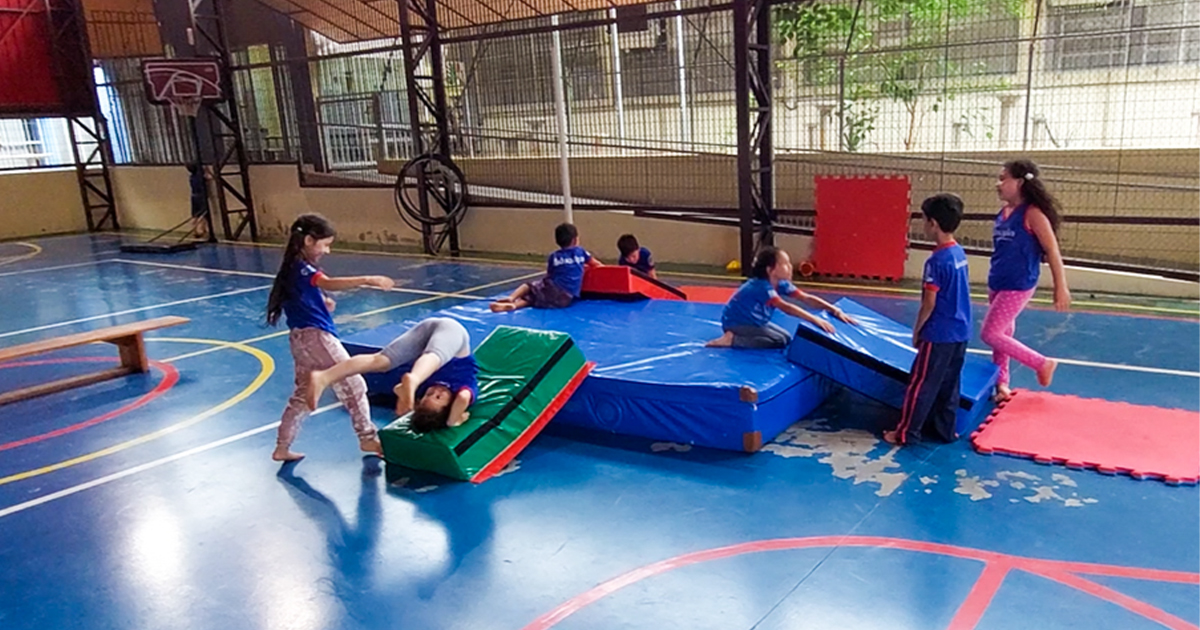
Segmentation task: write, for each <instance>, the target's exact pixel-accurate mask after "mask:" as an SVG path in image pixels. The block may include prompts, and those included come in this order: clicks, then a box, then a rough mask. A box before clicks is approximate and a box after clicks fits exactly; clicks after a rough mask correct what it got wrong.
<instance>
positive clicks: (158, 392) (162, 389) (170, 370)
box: [0, 358, 179, 451]
mask: <svg viewBox="0 0 1200 630" xmlns="http://www.w3.org/2000/svg"><path fill="white" fill-rule="evenodd" d="M93 361H97V362H99V361H112V359H105V358H77V359H52V360H46V361H22V362H20V363H3V364H0V369H4V368H13V367H28V366H34V365H53V364H61V363H80V362H93ZM150 365H151V366H153V367H154V368H156V369H158V370H160V371H161V372H162V373H163V379H162V380H161V381H159V382H158V385H156V386H155V387H154V389H152V390H150V391H149V392H147V393H146V394H143V395H142V396H141V397H140V398H138V399H137V400H135V401H133V402H131V403H129V404H127V405H124V406H122V407H119V408H117V409H114V410H112V411H110V412H108V413H106V414H103V415H99V416H96V417H95V418H92V419H91V420H84V421H83V422H80V423H78V424H72V425H71V426H69V427H63V428H61V429H55V430H53V431H48V432H46V433H42V434H39V435H34V436H31V437H27V438H24V439H20V440H16V441H14V442H9V443H7V444H0V451H7V450H9V449H14V448H17V447H20V446H26V445H29V444H34V443H37V442H42V441H44V440H49V439H50V438H56V437H59V436H63V435H66V434H68V433H74V432H76V431H79V430H81V429H86V428H88V427H91V426H95V425H97V424H100V423H102V422H108V421H109V420H112V419H113V418H116V417H117V416H120V415H123V414H126V413H129V412H130V411H133V410H134V409H137V408H138V407H141V406H143V405H145V404H146V403H148V402H150V401H151V400H154V399H155V398H158V397H159V396H162V395H163V394H165V393H167V390H169V389H171V388H172V387H174V386H175V383H178V382H179V370H176V369H175V367H174V366H172V365H170V364H169V363H163V362H161V361H153V360H152V361H150Z"/></svg>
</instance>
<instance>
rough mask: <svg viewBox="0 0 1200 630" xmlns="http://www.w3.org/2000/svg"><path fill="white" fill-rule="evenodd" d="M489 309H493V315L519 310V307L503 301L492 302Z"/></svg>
mask: <svg viewBox="0 0 1200 630" xmlns="http://www.w3.org/2000/svg"><path fill="white" fill-rule="evenodd" d="M488 308H490V309H492V312H493V313H507V312H508V311H515V310H517V305H516V304H515V303H513V302H509V301H507V300H502V301H499V302H492V303H491V304H489V305H488Z"/></svg>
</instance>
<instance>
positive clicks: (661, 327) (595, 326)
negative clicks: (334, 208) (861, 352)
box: [342, 300, 832, 451]
mask: <svg viewBox="0 0 1200 630" xmlns="http://www.w3.org/2000/svg"><path fill="white" fill-rule="evenodd" d="M721 309H722V306H721V305H718V304H699V303H690V302H681V301H674V300H645V301H639V302H617V301H610V300H585V301H580V302H577V303H575V304H574V305H572V306H571V307H570V308H566V309H554V310H540V309H522V310H519V311H516V312H512V313H492V312H491V311H489V310H488V308H487V303H486V302H482V301H481V302H474V303H470V304H464V305H461V306H456V307H454V308H450V309H446V310H443V311H441V312H439V313H436V315H437V316H443V317H453V318H455V319H457V320H458V321H460V322H462V324H463V326H465V327H466V329H467V330H468V331H469V332H470V333H471V341H472V344H478V343H479V342H481V341H482V340H483V339H484V337H486V336H487V334H488V333H489V332H491V330H492V329H494V328H495V327H496V326H498V325H501V324H504V325H509V326H521V327H525V328H534V329H539V330H555V331H561V332H565V333H567V334H569V335H571V339H573V340H574V341H575V343H576V344H577V345H578V346H579V348H580V350H582V351H583V354H584V356H586V357H587V358H588V360H589V361H594V362H596V364H597V366H596V368H595V369H594V370H593V371H592V373H591V374H590V375H589V376H588V377H587V379H585V380H584V382H583V384H582V385H581V386H580V387H579V389H578V390H577V391H576V392H575V395H574V396H572V397H571V399H570V400H569V401H568V402H567V404H566V406H564V407H563V409H562V410H561V411H559V413H558V415H556V416H555V418H554V420H553V422H554V423H562V424H570V425H575V426H580V427H585V428H590V429H596V430H600V431H606V432H611V433H618V434H623V435H635V436H641V437H646V438H650V439H656V440H666V441H671V442H679V443H683V444H695V445H699V446H707V447H711V448H718V449H724V450H732V451H756V450H758V449H759V448H760V447H761V446H762V445H763V444H765V443H767V442H769V441H771V440H772V439H773V438H774V437H775V436H776V435H778V434H779V433H780V432H782V431H783V430H784V429H786V428H787V427H788V426H790V425H791V424H793V423H794V422H796V421H797V420H799V419H801V418H803V417H805V416H807V415H808V414H809V413H811V412H812V411H813V410H814V409H816V408H817V407H818V406H819V405H820V404H821V403H823V402H824V401H825V399H826V398H827V397H828V396H829V394H830V393H831V391H832V388H831V387H830V386H829V384H828V383H827V382H825V380H824V379H822V378H820V376H818V375H817V374H816V373H814V372H812V371H810V370H808V369H805V368H803V367H800V366H798V365H795V364H793V363H791V362H789V361H788V360H787V357H786V356H785V354H784V352H782V351H780V350H731V349H712V348H705V347H704V343H705V342H706V341H708V340H710V339H713V338H715V337H717V336H719V335H720V334H721V324H720V319H721ZM780 318H781V323H786V322H784V320H783V316H780ZM415 323H416V321H407V322H403V323H397V324H391V325H387V326H382V327H380V328H376V329H373V330H369V331H364V332H361V333H358V334H355V335H350V336H347V337H346V338H344V339H343V340H342V341H343V343H344V344H345V346H346V349H347V350H348V351H349V352H350V354H361V353H369V352H376V351H378V350H379V348H381V347H383V346H384V345H386V344H387V343H388V342H389V341H391V340H392V339H393V338H395V337H396V336H397V335H399V334H401V333H403V332H404V331H405V330H407V329H408V328H409V327H411V326H412V325H413V324H415ZM400 374H401V372H400V371H399V370H396V371H393V372H390V373H388V374H383V375H379V374H376V375H368V378H367V386H368V389H369V390H370V391H371V393H373V394H390V393H391V390H392V387H393V386H394V385H395V384H396V382H397V381H398V380H399V375H400Z"/></svg>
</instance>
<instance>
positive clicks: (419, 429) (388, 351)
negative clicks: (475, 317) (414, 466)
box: [308, 317, 479, 433]
mask: <svg viewBox="0 0 1200 630" xmlns="http://www.w3.org/2000/svg"><path fill="white" fill-rule="evenodd" d="M410 362H411V363H412V364H413V366H412V369H410V370H409V371H408V373H406V374H405V375H404V376H403V377H401V379H400V383H399V384H397V385H396V387H395V389H394V390H393V391H395V392H396V415H397V416H402V415H404V414H406V413H408V412H409V411H412V412H413V414H412V418H411V419H410V420H409V428H410V429H412V431H413V432H415V433H428V432H430V431H434V430H437V429H443V428H446V427H456V426H458V425H460V424H462V423H463V422H465V421H466V419H467V417H468V414H467V408H468V407H470V406H471V403H473V402H475V399H476V398H478V397H479V383H478V380H477V374H478V372H479V368H478V366H477V365H476V364H475V357H474V355H472V354H471V337H470V335H468V334H467V329H466V328H463V325H462V324H460V323H458V322H457V321H455V320H453V319H450V318H449V317H431V318H429V319H426V320H424V321H422V322H421V323H419V324H417V325H416V326H413V327H412V328H410V329H409V330H407V331H406V332H405V333H404V334H403V335H400V336H399V337H396V338H395V339H393V340H392V342H391V343H389V344H388V345H387V346H385V347H384V348H383V349H382V350H380V351H379V352H378V353H376V354H360V355H357V356H354V357H350V358H349V359H346V360H345V361H342V362H340V363H338V364H337V365H335V366H333V367H331V368H329V369H326V370H314V371H313V372H312V374H311V375H310V376H309V387H308V408H309V409H316V408H317V401H318V400H319V399H320V398H321V392H323V391H325V388H326V387H329V386H330V385H331V384H332V383H336V382H338V381H340V380H342V379H344V378H347V377H350V376H355V375H359V374H367V373H369V372H387V371H388V370H391V369H392V368H395V367H398V366H401V365H404V364H406V363H410ZM414 405H415V408H414Z"/></svg>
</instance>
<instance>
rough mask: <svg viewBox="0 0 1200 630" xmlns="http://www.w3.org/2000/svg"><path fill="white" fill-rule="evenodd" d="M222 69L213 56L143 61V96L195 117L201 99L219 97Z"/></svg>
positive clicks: (220, 94)
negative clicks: (144, 94) (144, 91)
mask: <svg viewBox="0 0 1200 630" xmlns="http://www.w3.org/2000/svg"><path fill="white" fill-rule="evenodd" d="M221 72H222V71H221V64H220V62H219V61H217V60H216V59H215V58H194V59H146V60H143V61H142V77H143V79H144V81H145V85H146V88H145V89H146V98H147V99H148V100H149V101H150V102H151V103H155V104H157V105H170V106H171V108H172V109H174V110H175V111H176V113H178V114H181V115H183V116H187V117H189V118H195V117H196V114H197V113H198V112H199V111H200V105H201V103H203V102H204V101H219V100H221V99H222V96H223V95H222V91H221Z"/></svg>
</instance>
